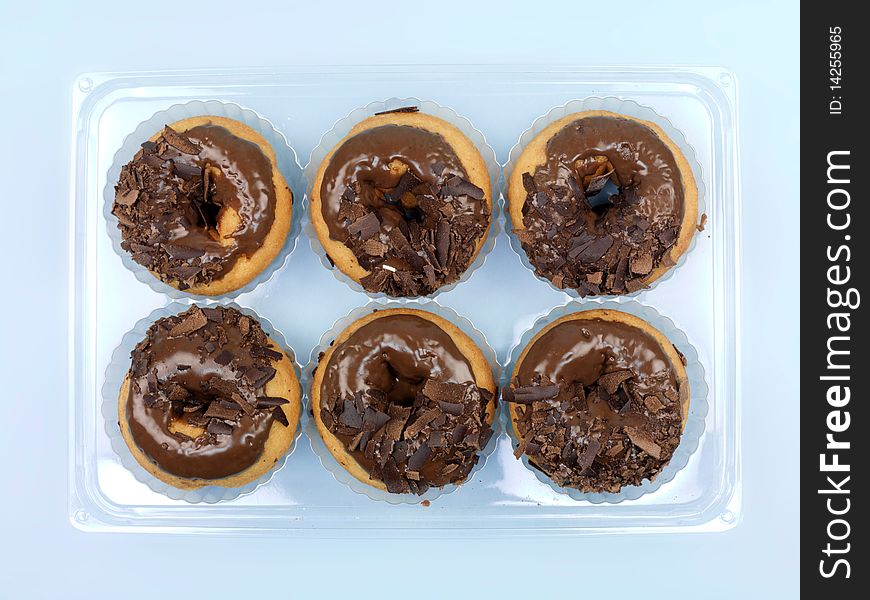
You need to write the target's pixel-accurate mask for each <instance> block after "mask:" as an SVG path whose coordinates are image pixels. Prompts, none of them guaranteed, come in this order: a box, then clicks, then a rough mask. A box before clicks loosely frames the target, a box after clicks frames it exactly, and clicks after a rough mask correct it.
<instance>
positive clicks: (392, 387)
mask: <svg viewBox="0 0 870 600" xmlns="http://www.w3.org/2000/svg"><path fill="white" fill-rule="evenodd" d="M384 364H385V366H386V370H387V377H386V381H385V383H386V385H385V386H384V387H385V388H386V389H384V390H382V391H383V392H384V394H386V396H387V402H389V403H390V404H394V405H396V406H412V405H413V404H414V401H415V400H416V398H417V392H418V391H419V390H420V388H422V387H423V385H424V384H425V383H426V378H425V377H422V376H419V375H416V374H408V373H402V370H401V369H398V368H396V367H395V366H394V365H393V364H392V363H391V362H390V361H389V360H387V361H385V363H384Z"/></svg>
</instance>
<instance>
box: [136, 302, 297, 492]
mask: <svg viewBox="0 0 870 600" xmlns="http://www.w3.org/2000/svg"><path fill="white" fill-rule="evenodd" d="M197 326H198V327H197ZM193 327H196V328H195V329H193V330H192V331H190V329H192V328H193ZM280 357H281V354H280V353H278V352H277V351H275V350H273V349H271V347H270V345H269V342H268V338H267V337H266V335H265V333H264V332H263V330H262V328H261V327H260V325H259V323H257V322H256V321H255V320H254V319H252V318H250V317H248V316H246V315H243V314H242V313H240V312H238V311H237V310H235V309H234V308H231V307H214V308H203V309H201V310H200V309H199V308H198V307H195V306H194V307H192V308H191V309H189V310H188V311H186V312H184V313H182V314H180V315H176V316H173V317H167V318H162V319H160V320H158V321H156V322H155V323H154V324H153V325H152V326H151V327H150V328H149V329H148V334H147V336H146V338H145V339H144V340H143V341H142V342H140V343H139V344H138V345H137V346H136V348H135V349H134V350H133V353H132V359H133V361H132V366H131V369H130V374H129V379H130V391H129V395H128V397H127V402H126V413H125V418H126V419H127V421H128V423H129V425H130V433H131V434H132V437H133V440H134V441H135V443H136V445H137V446H139V448H141V449H142V451H143V452H144V453H145V454H146V455H147V456H148V457H149V458H150V459H151V460H152V461H153V462H155V463H156V464H157V465H158V466H159V467H160V468H161V469H163V470H164V471H166V472H168V473H172V474H174V475H178V476H180V477H188V478H201V479H216V478H220V477H226V476H228V475H233V474H235V473H239V472H240V471H243V470H244V469H246V468H247V467H249V466H251V465H252V464H254V463H255V462H256V461H257V460H258V459H259V457H260V455H261V454H262V453H263V447H264V445H265V443H266V439H267V438H268V436H269V431H270V428H271V426H272V422H273V420H278V421H283V423H286V419H285V418H284V416H283V414H282V415H281V416H278V415H277V413H276V411H281V410H282V409H281V407H280V406H277V407H275V406H274V404H275V403H281V402H283V403H286V400H283V401H282V399H277V398H272V399H269V400H272V402H268V401H266V402H264V399H265V398H266V395H265V393H264V387H265V385H266V383H267V382H268V381H269V380H271V379H272V377H273V376H274V374H275V369H274V368H273V367H272V366H271V365H272V362H273V361H274V360H277V359H278V358H280ZM243 403H245V404H246V405H247V410H243V409H242V406H243ZM264 405H265V406H264ZM258 406H259V407H258ZM214 411H217V414H218V415H219V417H212V416H210V415H212V414H213V412H214ZM187 426H190V427H194V428H196V431H197V434H196V436H195V437H191V436H189V435H185V434H179V433H178V430H179V428H185V427H187ZM184 430H186V431H188V433H192V432H191V430H189V429H184Z"/></svg>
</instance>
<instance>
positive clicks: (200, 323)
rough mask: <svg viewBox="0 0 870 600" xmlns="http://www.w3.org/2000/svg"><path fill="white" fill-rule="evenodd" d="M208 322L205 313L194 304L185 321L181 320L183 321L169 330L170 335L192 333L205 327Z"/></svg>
mask: <svg viewBox="0 0 870 600" xmlns="http://www.w3.org/2000/svg"><path fill="white" fill-rule="evenodd" d="M206 323H208V319H206V317H205V314H204V313H203V312H202V311H201V310H200V309H199V307H198V306H194V307H193V308H192V309H190V311H188V313H187V316H186V317H185V318H184V320H183V321H181V323H179V324H177V325H175V326H174V327H173V328H172V329H170V330H169V337H181V336H185V335H190V334H191V333H193V332H194V331H197V330H199V329H201V328H202V327H205V324H206Z"/></svg>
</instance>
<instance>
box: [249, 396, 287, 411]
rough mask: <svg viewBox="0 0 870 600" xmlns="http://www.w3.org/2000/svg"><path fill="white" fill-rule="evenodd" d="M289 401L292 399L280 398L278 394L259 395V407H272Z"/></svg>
mask: <svg viewBox="0 0 870 600" xmlns="http://www.w3.org/2000/svg"><path fill="white" fill-rule="evenodd" d="M289 402H290V401H289V400H287V399H286V398H279V397H276V396H259V397H257V408H272V407H274V406H282V405H284V404H289Z"/></svg>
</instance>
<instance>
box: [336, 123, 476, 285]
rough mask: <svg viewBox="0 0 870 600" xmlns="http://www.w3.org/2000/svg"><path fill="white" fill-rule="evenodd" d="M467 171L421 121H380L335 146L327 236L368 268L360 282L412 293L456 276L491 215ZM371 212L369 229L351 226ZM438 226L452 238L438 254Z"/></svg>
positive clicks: (440, 139)
mask: <svg viewBox="0 0 870 600" xmlns="http://www.w3.org/2000/svg"><path fill="white" fill-rule="evenodd" d="M406 172H410V175H409V174H406ZM467 177H468V175H467V173H466V172H465V168H464V167H463V166H462V161H461V160H460V159H459V157H458V156H457V155H456V153H455V151H454V150H453V148H452V147H451V146H450V144H448V143H447V141H446V140H445V139H444V138H443V137H442V136H441V135H439V134H437V133H434V132H431V131H428V130H426V129H421V128H419V127H412V126H408V125H382V126H379V127H374V128H372V129H367V130H365V131H362V132H360V133H358V134H356V135H354V136H353V137H351V138H349V139H347V140H345V142H344V143H342V145H341V146H339V147H338V149H337V150H336V151H335V153H334V154H333V155H332V157H331V159H330V161H329V164H328V166H327V168H326V170H325V173H324V177H323V183H322V184H321V188H320V198H321V213H322V215H323V219H324V221H325V222H326V225H327V228H328V229H329V236H330V238H332V239H333V240H336V241H339V242H342V243H343V244H345V245H346V246H347V247H348V248H350V249H351V250H352V251H353V252H354V255H355V256H356V257H357V260H358V261H359V263H360V265H361V266H363V268H365V269H367V270H369V271H372V274H371V275H370V276H369V277H367V278H365V279H364V280H363V281H362V282H361V283H362V284H363V287H365V288H366V289H367V290H369V291H384V292H387V293H389V294H391V295H394V296H414V295H425V294H428V293H431V292H432V291H434V290H435V289H437V288H438V287H441V286H442V285H445V284H447V283H451V282H452V281H455V280H456V279H458V277H459V276H460V275H461V274H462V272H464V271H465V269H467V268H468V265H469V264H470V262H471V259H472V258H473V255H474V250H475V249H476V244H477V242H478V240H479V239H480V238H481V237H482V236H483V235H485V233H486V230H487V228H488V226H489V218H490V209H489V206H488V204H487V202H486V200H485V199H484V197H483V191H482V190H480V188H477V187H476V186H473V185H471V184H470V183H469V182H468V181H467ZM448 204H449V207H447V206H446V205H448ZM370 213H374V214H375V215H376V216H377V222H375V223H374V229H372V230H371V231H363V232H360V231H358V230H356V229H354V227H353V226H354V224H355V223H359V222H361V221H360V219H361V218H362V217H364V216H366V215H368V214H370ZM447 225H449V226H447ZM439 226H440V227H441V228H442V229H443V232H444V235H446V236H448V238H450V240H449V241H450V242H452V244H451V246H452V253H451V252H448V251H447V249H445V253H444V255H443V256H441V255H438V251H437V248H436V246H437V239H436V238H437V235H436V232H437V231H438V228H439ZM445 226H447V227H446V229H445ZM373 242H377V244H373ZM409 250H410V255H409V254H408V252H409ZM384 267H386V269H385V268H384Z"/></svg>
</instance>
